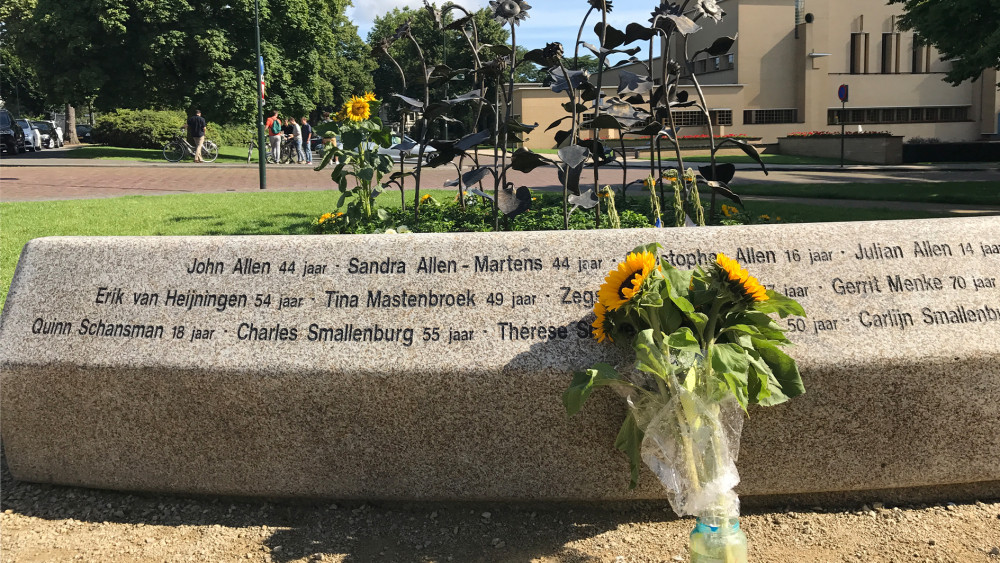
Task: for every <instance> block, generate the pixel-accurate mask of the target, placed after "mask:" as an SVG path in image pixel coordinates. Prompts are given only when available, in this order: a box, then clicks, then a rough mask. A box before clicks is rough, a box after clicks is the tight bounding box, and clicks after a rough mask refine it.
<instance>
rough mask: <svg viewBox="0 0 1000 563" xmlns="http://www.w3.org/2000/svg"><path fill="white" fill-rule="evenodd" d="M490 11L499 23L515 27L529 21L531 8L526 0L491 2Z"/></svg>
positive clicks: (497, 0)
mask: <svg viewBox="0 0 1000 563" xmlns="http://www.w3.org/2000/svg"><path fill="white" fill-rule="evenodd" d="M490 9H491V10H493V19H494V20H496V21H497V23H500V24H505V23H509V24H510V25H512V26H514V25H520V23H521V22H522V21H524V20H525V19H527V17H528V10H530V9H531V6H530V5H529V4H528V3H527V2H525V1H524V0H490Z"/></svg>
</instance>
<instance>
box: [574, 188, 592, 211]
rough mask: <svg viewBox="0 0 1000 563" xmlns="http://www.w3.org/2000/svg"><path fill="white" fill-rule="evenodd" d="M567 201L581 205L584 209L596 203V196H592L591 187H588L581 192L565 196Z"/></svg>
mask: <svg viewBox="0 0 1000 563" xmlns="http://www.w3.org/2000/svg"><path fill="white" fill-rule="evenodd" d="M567 201H569V202H570V203H571V204H573V205H575V206H577V207H582V208H584V209H591V208H593V207H594V206H595V205H597V198H596V197H595V196H594V190H593V188H591V189H588V190H587V191H585V192H583V193H582V194H578V195H571V196H569V198H567Z"/></svg>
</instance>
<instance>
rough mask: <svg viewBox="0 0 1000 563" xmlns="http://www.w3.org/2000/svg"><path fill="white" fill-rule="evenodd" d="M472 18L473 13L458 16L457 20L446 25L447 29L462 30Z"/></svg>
mask: <svg viewBox="0 0 1000 563" xmlns="http://www.w3.org/2000/svg"><path fill="white" fill-rule="evenodd" d="M470 20H472V15H468V16H464V17H461V18H458V19H457V20H455V21H453V22H451V23H450V24H448V25H447V26H445V29H450V30H453V31H461V30H462V28H464V27H465V25H466V24H467V23H469V21H470Z"/></svg>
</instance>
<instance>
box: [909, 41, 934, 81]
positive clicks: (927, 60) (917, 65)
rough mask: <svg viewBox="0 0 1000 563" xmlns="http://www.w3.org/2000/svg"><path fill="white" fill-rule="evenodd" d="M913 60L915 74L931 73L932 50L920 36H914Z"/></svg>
mask: <svg viewBox="0 0 1000 563" xmlns="http://www.w3.org/2000/svg"><path fill="white" fill-rule="evenodd" d="M911 59H912V60H911V65H912V66H911V68H912V72H913V74H925V73H928V72H930V71H931V48H930V45H927V42H926V41H924V38H923V37H920V36H919V35H914V36H913V52H912V53H911Z"/></svg>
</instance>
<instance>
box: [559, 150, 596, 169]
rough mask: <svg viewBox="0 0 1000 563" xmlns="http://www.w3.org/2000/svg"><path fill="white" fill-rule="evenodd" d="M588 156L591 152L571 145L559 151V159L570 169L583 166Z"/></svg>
mask: <svg viewBox="0 0 1000 563" xmlns="http://www.w3.org/2000/svg"><path fill="white" fill-rule="evenodd" d="M588 156H590V151H589V150H587V148H586V147H581V146H580V145H570V146H568V147H563V148H561V149H559V159H560V160H562V161H563V162H565V163H566V165H567V166H569V167H570V168H575V167H577V166H581V165H583V163H584V162H585V161H586V160H587V157H588Z"/></svg>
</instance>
